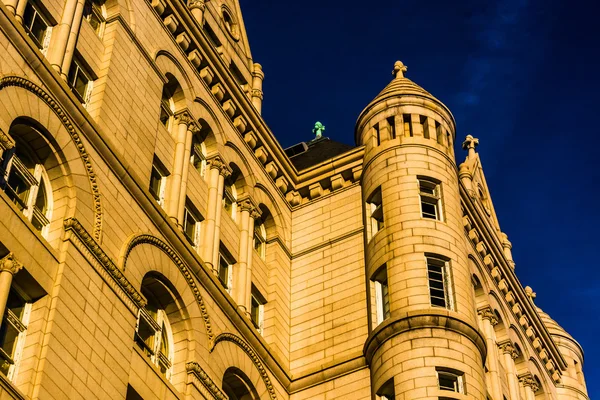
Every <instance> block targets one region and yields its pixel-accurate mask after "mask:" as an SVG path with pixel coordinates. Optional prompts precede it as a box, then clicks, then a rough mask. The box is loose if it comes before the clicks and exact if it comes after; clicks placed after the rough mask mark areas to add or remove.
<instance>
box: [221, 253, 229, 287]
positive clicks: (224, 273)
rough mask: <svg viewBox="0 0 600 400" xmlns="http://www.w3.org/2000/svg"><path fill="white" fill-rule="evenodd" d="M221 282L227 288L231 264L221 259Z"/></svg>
mask: <svg viewBox="0 0 600 400" xmlns="http://www.w3.org/2000/svg"><path fill="white" fill-rule="evenodd" d="M219 280H220V281H221V283H222V284H223V286H225V287H226V288H227V283H228V280H229V264H228V263H227V261H226V260H225V259H224V258H223V257H221V261H220V264H219Z"/></svg>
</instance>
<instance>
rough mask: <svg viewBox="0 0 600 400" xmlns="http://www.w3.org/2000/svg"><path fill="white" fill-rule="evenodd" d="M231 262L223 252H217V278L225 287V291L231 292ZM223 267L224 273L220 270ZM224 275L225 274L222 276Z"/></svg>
mask: <svg viewBox="0 0 600 400" xmlns="http://www.w3.org/2000/svg"><path fill="white" fill-rule="evenodd" d="M233 264H234V263H233V262H231V259H230V258H229V257H227V256H226V255H225V254H223V252H220V253H219V269H218V271H217V272H218V273H217V278H218V279H219V282H221V285H223V287H224V288H225V291H227V293H229V294H231V293H232V289H233ZM223 269H225V273H224V274H223V273H222V270H223ZM223 275H225V276H223Z"/></svg>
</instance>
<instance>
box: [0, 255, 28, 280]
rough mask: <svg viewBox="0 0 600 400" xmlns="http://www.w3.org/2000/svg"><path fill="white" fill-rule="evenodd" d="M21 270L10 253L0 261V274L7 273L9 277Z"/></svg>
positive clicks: (21, 266)
mask: <svg viewBox="0 0 600 400" xmlns="http://www.w3.org/2000/svg"><path fill="white" fill-rule="evenodd" d="M22 268H23V264H21V263H20V262H19V261H18V260H17V259H16V258H15V255H14V254H13V253H12V252H10V253H8V254H7V255H6V256H4V258H2V259H0V272H9V273H10V274H11V275H14V274H16V273H17V272H19V271H20V270H21V269H22Z"/></svg>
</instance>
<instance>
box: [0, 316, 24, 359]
mask: <svg viewBox="0 0 600 400" xmlns="http://www.w3.org/2000/svg"><path fill="white" fill-rule="evenodd" d="M19 333H20V331H19V330H18V329H17V328H15V326H14V325H12V324H11V323H10V322H8V319H7V318H6V317H4V320H3V321H2V327H1V328H0V347H2V350H4V352H5V353H6V355H7V356H8V357H10V358H12V357H13V355H14V354H13V353H14V351H15V347H16V345H17V339H18V337H19Z"/></svg>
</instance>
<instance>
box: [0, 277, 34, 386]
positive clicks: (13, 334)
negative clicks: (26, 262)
mask: <svg viewBox="0 0 600 400" xmlns="http://www.w3.org/2000/svg"><path fill="white" fill-rule="evenodd" d="M30 313H31V303H28V302H26V301H25V299H24V298H23V297H22V296H20V295H19V294H18V293H17V291H16V290H15V289H14V288H11V289H10V291H9V293H8V299H7V302H6V312H5V314H4V317H3V319H2V327H1V328H0V372H1V373H2V374H4V375H5V376H6V377H7V378H8V379H9V380H11V381H12V380H13V379H14V378H15V376H16V373H17V370H18V367H19V362H20V358H21V355H22V353H23V348H24V347H25V336H26V334H27V324H28V322H29V315H30Z"/></svg>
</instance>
